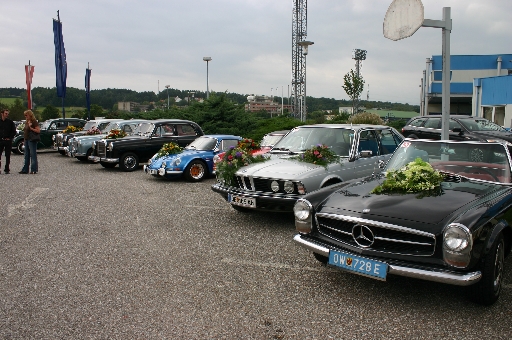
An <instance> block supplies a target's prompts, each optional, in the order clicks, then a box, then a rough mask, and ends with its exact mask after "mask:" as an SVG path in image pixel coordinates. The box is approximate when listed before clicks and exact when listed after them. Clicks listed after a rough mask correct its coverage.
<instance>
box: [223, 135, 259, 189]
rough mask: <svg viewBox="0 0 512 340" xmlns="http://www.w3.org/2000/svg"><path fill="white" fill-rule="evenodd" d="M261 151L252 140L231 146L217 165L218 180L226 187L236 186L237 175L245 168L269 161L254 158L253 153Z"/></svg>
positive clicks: (245, 140)
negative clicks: (239, 170)
mask: <svg viewBox="0 0 512 340" xmlns="http://www.w3.org/2000/svg"><path fill="white" fill-rule="evenodd" d="M258 149H259V145H258V143H256V142H254V141H253V140H252V139H242V140H241V141H240V142H238V145H237V146H236V147H235V146H231V147H230V148H229V150H227V151H226V153H225V154H224V156H223V157H222V159H221V160H220V161H219V162H218V163H217V164H216V167H217V172H216V174H217V179H218V180H219V181H221V182H223V183H224V184H225V185H229V186H233V185H234V184H235V173H236V172H237V171H238V169H240V168H241V167H243V166H246V165H249V164H252V163H260V162H264V161H266V160H268V158H267V157H264V156H262V155H257V156H253V155H252V153H253V152H254V151H256V150H258Z"/></svg>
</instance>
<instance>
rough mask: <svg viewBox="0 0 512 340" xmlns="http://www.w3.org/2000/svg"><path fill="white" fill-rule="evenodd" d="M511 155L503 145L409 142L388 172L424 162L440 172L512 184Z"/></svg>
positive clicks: (398, 154) (387, 169)
mask: <svg viewBox="0 0 512 340" xmlns="http://www.w3.org/2000/svg"><path fill="white" fill-rule="evenodd" d="M509 154H510V147H506V146H505V145H503V144H500V143H478V142H455V141H454V142H446V141H443V142H440V141H425V140H423V141H422V140H406V141H404V142H402V144H400V146H399V147H398V148H397V149H396V151H395V152H394V153H393V156H392V157H391V159H390V160H389V162H388V163H387V165H386V168H385V169H384V170H385V171H389V170H398V169H401V168H403V167H404V166H406V165H407V164H408V163H409V162H412V161H414V160H415V159H417V158H421V159H422V160H424V161H425V162H428V163H430V165H432V167H433V168H434V169H436V170H438V171H443V172H448V173H452V174H455V175H459V176H464V177H468V178H474V179H479V180H485V181H491V182H499V183H512V181H511V178H510V177H511V176H510V160H509Z"/></svg>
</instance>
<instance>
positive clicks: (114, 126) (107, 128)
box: [103, 122, 121, 134]
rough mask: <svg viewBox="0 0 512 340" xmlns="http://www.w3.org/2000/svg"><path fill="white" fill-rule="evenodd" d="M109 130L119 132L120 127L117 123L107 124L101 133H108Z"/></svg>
mask: <svg viewBox="0 0 512 340" xmlns="http://www.w3.org/2000/svg"><path fill="white" fill-rule="evenodd" d="M110 130H121V126H120V125H119V124H118V123H114V122H112V123H110V124H108V125H107V126H106V127H105V129H104V130H103V133H107V134H108V133H109V132H110Z"/></svg>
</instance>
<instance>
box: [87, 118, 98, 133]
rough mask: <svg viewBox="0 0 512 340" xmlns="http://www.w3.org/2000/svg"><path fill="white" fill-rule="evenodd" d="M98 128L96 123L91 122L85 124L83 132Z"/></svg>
mask: <svg viewBox="0 0 512 340" xmlns="http://www.w3.org/2000/svg"><path fill="white" fill-rule="evenodd" d="M95 126H98V122H96V121H94V120H91V121H88V122H87V123H85V125H84V131H87V130H89V129H92V128H93V127H95Z"/></svg>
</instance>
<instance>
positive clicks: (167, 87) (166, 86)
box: [165, 85, 171, 110]
mask: <svg viewBox="0 0 512 340" xmlns="http://www.w3.org/2000/svg"><path fill="white" fill-rule="evenodd" d="M169 87H171V85H165V88H166V89H167V110H169Z"/></svg>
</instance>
